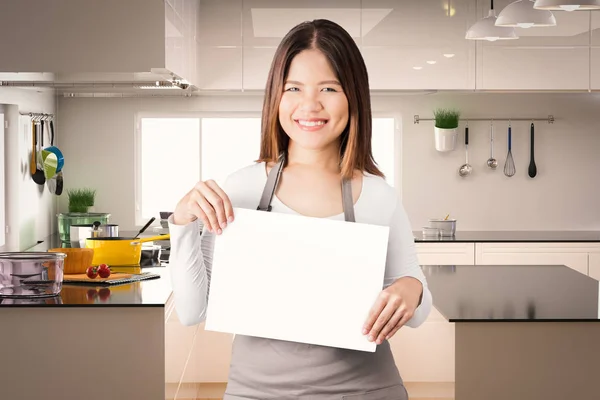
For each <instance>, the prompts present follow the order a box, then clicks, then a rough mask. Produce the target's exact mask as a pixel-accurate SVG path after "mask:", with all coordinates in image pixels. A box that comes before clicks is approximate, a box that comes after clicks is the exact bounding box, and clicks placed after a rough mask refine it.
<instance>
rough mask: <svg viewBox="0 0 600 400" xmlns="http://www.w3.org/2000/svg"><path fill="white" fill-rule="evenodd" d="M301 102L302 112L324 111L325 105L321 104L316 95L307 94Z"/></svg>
mask: <svg viewBox="0 0 600 400" xmlns="http://www.w3.org/2000/svg"><path fill="white" fill-rule="evenodd" d="M300 102H301V103H300V109H301V110H302V111H321V110H322V109H323V104H321V101H320V99H319V97H318V95H316V94H312V93H309V92H305V93H304V96H302V99H301V100H300Z"/></svg>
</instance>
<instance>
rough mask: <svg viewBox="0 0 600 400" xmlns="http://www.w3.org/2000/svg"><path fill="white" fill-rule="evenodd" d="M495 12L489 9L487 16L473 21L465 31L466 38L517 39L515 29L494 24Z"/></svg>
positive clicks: (489, 39) (491, 40)
mask: <svg viewBox="0 0 600 400" xmlns="http://www.w3.org/2000/svg"><path fill="white" fill-rule="evenodd" d="M496 18H497V17H496V12H495V11H494V9H491V10H490V12H489V14H488V16H487V17H485V18H482V19H480V20H479V21H477V22H475V24H473V26H471V28H469V30H468V31H467V34H466V36H465V38H466V39H470V40H488V41H490V42H495V41H496V40H508V39H518V38H519V37H518V36H517V34H516V32H515V29H514V28H508V27H504V26H496Z"/></svg>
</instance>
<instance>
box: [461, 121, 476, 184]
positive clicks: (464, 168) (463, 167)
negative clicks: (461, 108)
mask: <svg viewBox="0 0 600 400" xmlns="http://www.w3.org/2000/svg"><path fill="white" fill-rule="evenodd" d="M472 170H473V167H471V165H470V164H469V124H468V123H467V126H465V163H464V164H463V165H461V166H460V168H459V169H458V174H459V175H460V176H463V177H464V176H467V175H469V174H470V173H471V171H472Z"/></svg>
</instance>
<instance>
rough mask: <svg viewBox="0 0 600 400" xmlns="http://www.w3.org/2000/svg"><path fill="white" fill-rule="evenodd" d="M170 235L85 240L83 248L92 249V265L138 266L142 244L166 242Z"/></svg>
mask: <svg viewBox="0 0 600 400" xmlns="http://www.w3.org/2000/svg"><path fill="white" fill-rule="evenodd" d="M170 238H171V235H160V236H151V237H147V238H142V239H133V238H124V237H100V238H87V239H86V240H85V247H86V248H89V249H94V258H93V259H92V265H94V266H96V265H100V264H106V265H108V266H109V267H110V266H136V265H140V259H141V257H142V243H145V242H153V241H155V240H168V239H170Z"/></svg>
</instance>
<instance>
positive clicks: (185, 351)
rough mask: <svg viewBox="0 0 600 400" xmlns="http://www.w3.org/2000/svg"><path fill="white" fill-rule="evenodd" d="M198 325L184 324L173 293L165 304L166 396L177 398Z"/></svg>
mask: <svg viewBox="0 0 600 400" xmlns="http://www.w3.org/2000/svg"><path fill="white" fill-rule="evenodd" d="M197 332H198V325H196V326H184V325H182V324H181V322H179V319H178V318H177V313H176V311H175V309H174V304H173V295H172V294H171V297H170V298H169V300H168V301H167V304H165V398H167V399H169V398H175V397H176V396H175V394H176V393H175V392H176V391H177V388H178V387H179V384H180V382H181V380H182V377H183V374H184V371H185V368H186V365H187V363H188V358H189V356H190V352H191V351H192V347H193V345H194V340H195V338H196V334H197Z"/></svg>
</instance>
